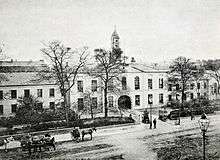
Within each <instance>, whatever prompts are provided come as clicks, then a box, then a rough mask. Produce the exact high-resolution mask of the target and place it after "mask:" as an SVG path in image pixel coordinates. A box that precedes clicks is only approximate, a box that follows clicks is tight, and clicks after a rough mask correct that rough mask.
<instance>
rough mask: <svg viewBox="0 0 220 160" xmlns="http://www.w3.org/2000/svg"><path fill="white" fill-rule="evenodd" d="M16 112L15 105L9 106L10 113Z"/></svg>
mask: <svg viewBox="0 0 220 160" xmlns="http://www.w3.org/2000/svg"><path fill="white" fill-rule="evenodd" d="M16 111H17V104H12V105H11V113H16Z"/></svg>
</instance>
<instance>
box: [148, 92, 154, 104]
mask: <svg viewBox="0 0 220 160" xmlns="http://www.w3.org/2000/svg"><path fill="white" fill-rule="evenodd" d="M148 104H153V94H148Z"/></svg>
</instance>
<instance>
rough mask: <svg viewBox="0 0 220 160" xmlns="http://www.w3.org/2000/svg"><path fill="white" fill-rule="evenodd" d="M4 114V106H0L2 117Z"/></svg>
mask: <svg viewBox="0 0 220 160" xmlns="http://www.w3.org/2000/svg"><path fill="white" fill-rule="evenodd" d="M3 112H4V108H3V105H0V115H3Z"/></svg>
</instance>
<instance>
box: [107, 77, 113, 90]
mask: <svg viewBox="0 0 220 160" xmlns="http://www.w3.org/2000/svg"><path fill="white" fill-rule="evenodd" d="M113 85H114V84H113V80H112V79H111V80H109V81H108V90H109V91H113V89H114V88H113V87H114V86H113Z"/></svg>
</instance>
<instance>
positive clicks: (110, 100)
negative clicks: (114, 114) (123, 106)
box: [108, 96, 114, 107]
mask: <svg viewBox="0 0 220 160" xmlns="http://www.w3.org/2000/svg"><path fill="white" fill-rule="evenodd" d="M113 102H114V101H113V96H109V97H108V106H109V107H113Z"/></svg>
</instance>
